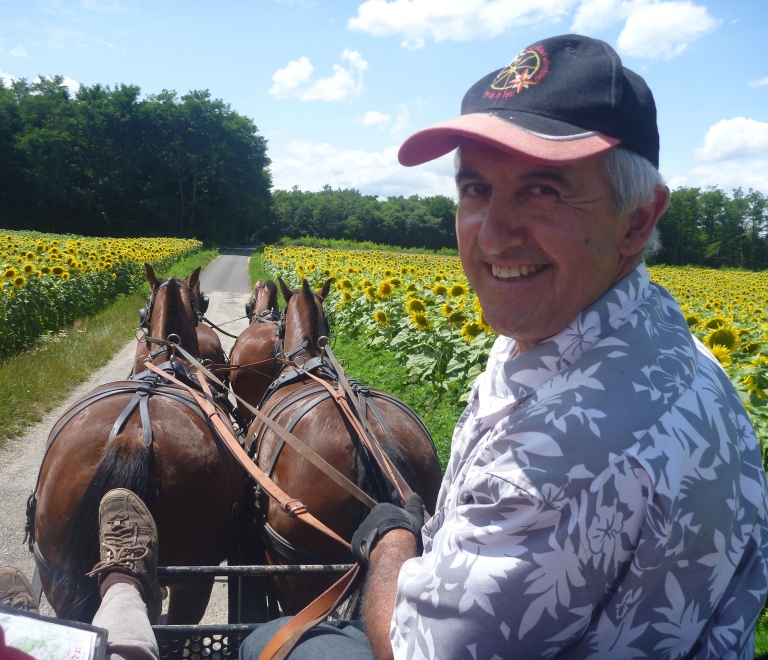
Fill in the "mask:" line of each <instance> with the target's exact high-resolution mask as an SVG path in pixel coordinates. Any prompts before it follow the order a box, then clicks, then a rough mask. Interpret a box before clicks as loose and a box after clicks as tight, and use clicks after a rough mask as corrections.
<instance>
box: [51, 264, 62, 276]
mask: <svg viewBox="0 0 768 660" xmlns="http://www.w3.org/2000/svg"><path fill="white" fill-rule="evenodd" d="M51 272H52V273H53V274H54V275H56V276H57V277H61V276H62V275H63V274H64V269H63V268H62V267H61V266H54V267H53V268H51Z"/></svg>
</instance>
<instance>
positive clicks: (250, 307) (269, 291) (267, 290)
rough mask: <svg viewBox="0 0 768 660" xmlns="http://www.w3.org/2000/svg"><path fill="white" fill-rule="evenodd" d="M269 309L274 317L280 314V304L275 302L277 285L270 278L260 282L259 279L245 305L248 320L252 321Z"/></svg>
mask: <svg viewBox="0 0 768 660" xmlns="http://www.w3.org/2000/svg"><path fill="white" fill-rule="evenodd" d="M267 310H271V311H272V313H273V314H274V315H275V317H278V316H280V304H279V303H278V302H277V285H276V284H275V283H274V282H273V281H272V280H267V281H266V282H265V283H263V284H262V282H261V280H259V281H258V282H256V284H255V286H254V287H253V296H251V299H250V301H249V302H247V303H246V305H245V313H246V315H247V316H248V321H249V322H253V319H254V318H257V317H258V316H259V315H260V314H262V313H263V312H266V311H267Z"/></svg>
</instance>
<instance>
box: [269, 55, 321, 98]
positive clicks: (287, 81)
mask: <svg viewBox="0 0 768 660" xmlns="http://www.w3.org/2000/svg"><path fill="white" fill-rule="evenodd" d="M314 70H315V67H313V66H312V64H311V63H310V61H309V60H308V59H307V58H306V57H300V58H299V59H298V60H294V61H293V62H289V63H288V66H286V67H285V68H284V69H278V70H277V71H275V75H273V76H272V82H273V83H274V84H273V85H272V89H270V90H269V93H270V94H272V96H274V97H275V98H276V99H284V98H286V97H288V96H290V95H291V93H292V92H294V91H295V90H296V89H297V88H299V87H300V86H301V85H303V84H304V83H305V82H307V81H308V80H309V78H310V76H311V75H312V72H313V71H314Z"/></svg>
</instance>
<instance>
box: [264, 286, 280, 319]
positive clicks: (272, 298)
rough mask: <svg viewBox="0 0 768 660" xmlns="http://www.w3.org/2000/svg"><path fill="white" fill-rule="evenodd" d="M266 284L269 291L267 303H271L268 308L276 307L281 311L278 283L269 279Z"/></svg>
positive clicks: (276, 309)
mask: <svg viewBox="0 0 768 660" xmlns="http://www.w3.org/2000/svg"><path fill="white" fill-rule="evenodd" d="M264 286H265V287H267V290H268V291H269V302H268V303H267V304H268V305H269V307H268V309H274V310H275V311H277V312H279V311H280V303H279V302H278V301H277V284H275V283H274V282H273V281H272V280H267V281H266V282H265V283H264Z"/></svg>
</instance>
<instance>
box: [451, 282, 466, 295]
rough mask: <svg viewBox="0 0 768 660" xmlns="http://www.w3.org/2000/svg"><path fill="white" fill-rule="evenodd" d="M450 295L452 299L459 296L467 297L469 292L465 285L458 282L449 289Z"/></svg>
mask: <svg viewBox="0 0 768 660" xmlns="http://www.w3.org/2000/svg"><path fill="white" fill-rule="evenodd" d="M448 293H449V294H450V296H451V298H458V297H459V296H466V295H467V293H469V291H468V290H467V287H465V286H464V285H463V284H461V283H459V282H456V284H453V285H452V286H451V288H450V289H448Z"/></svg>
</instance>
